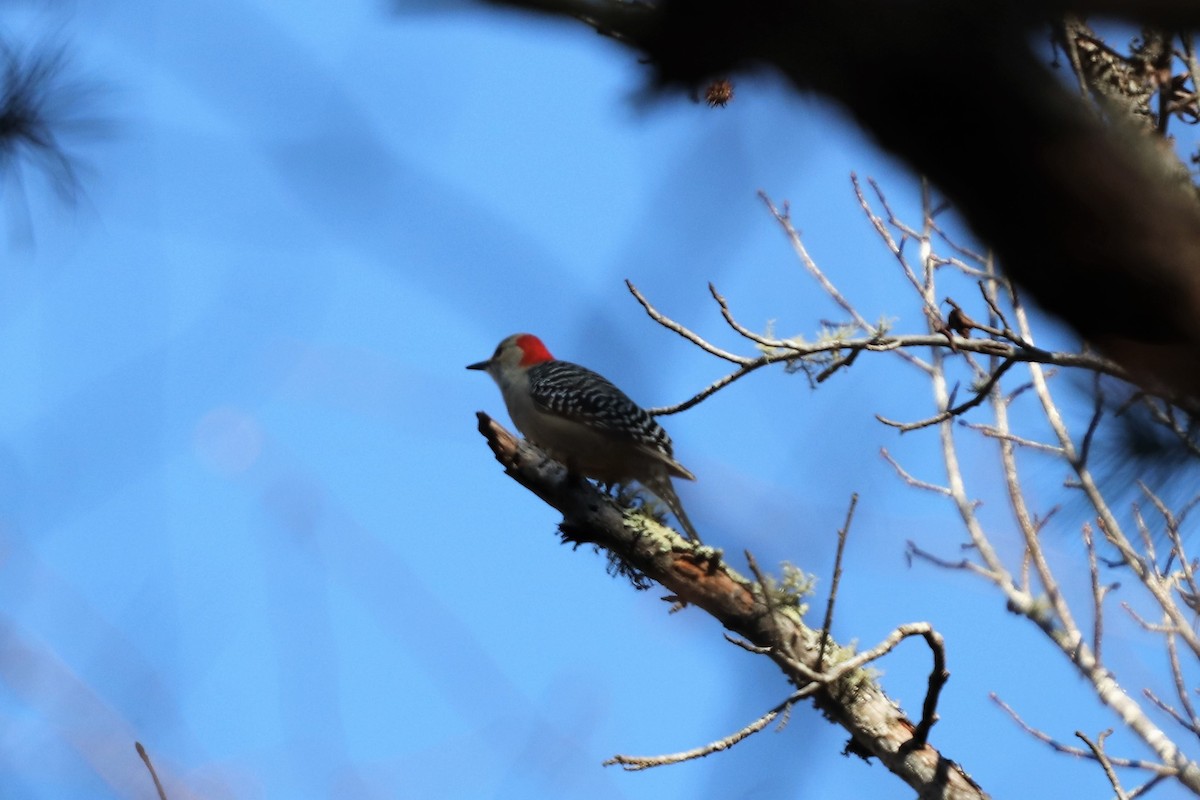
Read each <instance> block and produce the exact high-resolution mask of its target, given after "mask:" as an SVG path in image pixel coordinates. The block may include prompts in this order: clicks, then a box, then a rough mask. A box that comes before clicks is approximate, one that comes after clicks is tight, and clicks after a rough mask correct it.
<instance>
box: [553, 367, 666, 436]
mask: <svg viewBox="0 0 1200 800" xmlns="http://www.w3.org/2000/svg"><path fill="white" fill-rule="evenodd" d="M529 390H530V393H531V394H532V395H533V401H534V402H535V403H537V404H538V405H539V406H541V407H542V408H543V409H545V410H546V411H548V412H550V413H552V414H557V415H559V416H562V417H566V418H568V419H572V420H575V421H577V422H582V423H584V424H586V425H591V426H592V427H594V428H599V429H602V430H605V431H607V432H609V433H610V434H612V435H613V436H614V437H616V438H620V439H628V440H630V441H633V442H636V443H638V444H640V445H643V446H645V447H649V448H653V449H655V450H657V451H659V452H660V453H662V454H663V455H665V456H666V457H667V458H669V459H674V457H675V453H674V449H673V448H672V446H671V437H670V436H668V435H667V432H666V431H665V430H663V427H662V425H659V424H658V422H657V421H656V420H655V419H654V417H652V416H650V414H649V413H647V412H646V410H645V409H644V408H642V407H641V406H639V405H638V404H637V403H635V402H633V400H631V399H630V398H629V396H628V395H627V394H625V393H624V392H622V391H621V390H620V389H618V388H617V387H616V386H614V385H613V383H612V381H610V380H608V379H607V378H605V377H604V376H603V375H599V374H597V373H595V372H592V371H591V370H590V369H588V368H587V367H581V366H579V365H578V364H572V363H571V362H569V361H546V362H543V363H541V364H535V365H534V366H532V367H530V368H529Z"/></svg>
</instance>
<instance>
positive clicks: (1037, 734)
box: [988, 692, 1179, 777]
mask: <svg viewBox="0 0 1200 800" xmlns="http://www.w3.org/2000/svg"><path fill="white" fill-rule="evenodd" d="M988 697H990V698H991V699H992V702H993V703H995V704H996V705H998V706H1000V708H1002V709H1004V710H1005V711H1006V712H1008V715H1009V716H1010V717H1012V719H1013V722H1015V723H1017V725H1019V726H1020V727H1021V730H1023V731H1025V733H1027V734H1029V735H1030V736H1032V737H1033V738H1035V739H1037V740H1038V741H1039V742H1042V743H1044V744H1046V745H1049V746H1050V747H1051V748H1052V749H1054V750H1056V751H1057V752H1059V753H1065V754H1066V755H1071V756H1078V757H1079V758H1087V759H1092V760H1095V758H1096V754H1095V753H1093V752H1091V751H1090V750H1084V749H1082V748H1079V747H1073V746H1071V745H1069V744H1063V743H1062V742H1060V741H1058V740H1057V739H1055V738H1054V737H1052V736H1051V735H1050V734H1048V733H1045V732H1043V731H1039V730H1038V729H1037V728H1034V727H1033V726H1031V725H1030V724H1029V723H1027V722H1025V720H1023V719H1021V716H1020V715H1019V714H1018V713H1017V712H1016V711H1014V710H1013V709H1012V707H1011V706H1009V705H1008V703H1005V702H1004V701H1003V700H1001V699H1000V697H999V696H998V695H997V694H996V693H995V692H991V693H990V694H989V695H988ZM1109 762H1110V763H1111V764H1112V765H1113V766H1116V767H1129V768H1130V769H1141V770H1145V771H1147V772H1152V773H1154V774H1155V775H1163V776H1166V777H1172V776H1175V775H1178V774H1179V770H1177V769H1176V768H1174V767H1171V766H1168V765H1166V764H1157V763H1155V762H1153V761H1143V760H1142V759H1140V758H1114V757H1112V756H1109Z"/></svg>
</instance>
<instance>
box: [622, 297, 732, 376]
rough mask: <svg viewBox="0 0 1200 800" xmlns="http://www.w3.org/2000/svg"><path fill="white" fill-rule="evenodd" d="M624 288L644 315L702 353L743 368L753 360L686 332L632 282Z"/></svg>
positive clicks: (695, 334) (698, 335) (691, 332)
mask: <svg viewBox="0 0 1200 800" xmlns="http://www.w3.org/2000/svg"><path fill="white" fill-rule="evenodd" d="M625 286H626V287H628V289H629V292H630V294H632V295H633V296H634V298H635V299H636V300H637V301H638V302H639V303H641V305H642V308H643V309H645V310H646V313H647V314H649V315H650V319H652V320H654V321H655V322H657V323H658V324H659V325H662V326H663V327H664V328H666V329H667V330H669V331H674V332H675V333H677V334H679V335H680V336H682V337H683V338H685V339H687V340H688V341H689V342H691V343H692V344H694V345H696V346H697V347H699V348H700V349H701V350H703V351H704V352H706V353H709V354H711V355H714V356H716V357H717V358H722V359H724V360H726V361H729V362H730V363H733V364H738V365H740V366H743V367H745V366H747V365H749V364H750V363H751V362H752V361H753V360H754V359H750V358H745V357H743V356H739V355H734V354H733V353H730V352H728V351H727V350H722V349H721V348H719V347H717V346H716V345H714V344H709V343H708V342H707V341H705V340H704V338H703V337H701V336H700V334H698V333H694V332H693V331H690V330H688V329H687V328H685V327H683V326H682V325H680V324H679V323H678V322H676V321H675V320H673V319H671V318H670V317H667V316H666V315H664V314H663V313H662V312H660V311H659V310H658V309H657V308H655V307H654V306H653V305H651V304H650V301H649V300H647V299H646V298H645V296H644V295H643V294H642V293H641V292H639V291H638V288H637V287H636V286H634V285H633V281H630V280H626V281H625Z"/></svg>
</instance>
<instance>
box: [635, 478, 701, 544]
mask: <svg viewBox="0 0 1200 800" xmlns="http://www.w3.org/2000/svg"><path fill="white" fill-rule="evenodd" d="M646 488H647V489H649V490H650V491H651V492H653V493H654V494H655V495H656V496H657V497H658V498H659V499H660V500H662V501H663V502H664V503H666V504H667V508H669V509H671V513H672V514H674V515H675V519H677V520H679V524H680V526H682V527H683V532H684V533H686V534H687V536H688V538H689V539H691V540H692V541H693V542H695V543H696V544H701V541H700V534H698V533H696V526H694V525H692V521H691V520H690V519H688V515H687V512H686V511H684V510H683V503H681V502H679V495H677V494H675V487H674V486H672V485H671V478H670V476H669V475H660V476H657V477H656V478H655V479H654V480H652V481H649V482H647V483H646Z"/></svg>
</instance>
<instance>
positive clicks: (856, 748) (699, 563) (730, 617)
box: [478, 412, 987, 800]
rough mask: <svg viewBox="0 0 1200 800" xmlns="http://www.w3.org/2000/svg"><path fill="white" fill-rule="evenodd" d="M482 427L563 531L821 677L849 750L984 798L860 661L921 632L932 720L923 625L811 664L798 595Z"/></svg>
mask: <svg viewBox="0 0 1200 800" xmlns="http://www.w3.org/2000/svg"><path fill="white" fill-rule="evenodd" d="M478 416H479V430H480V432H481V433H482V434H483V435H484V437H485V438H486V439H487V442H488V444H489V446H490V447H491V449H492V452H493V453H494V454H495V456H496V459H497V460H498V461H499V462H500V464H501V465H502V466H503V467H504V470H505V472H506V473H507V474H508V475H509V476H510V477H512V478H513V479H514V480H515V481H517V482H518V483H519V484H521V485H522V486H524V487H525V488H527V489H529V490H530V491H532V492H533V493H534V494H536V495H537V496H538V497H540V498H541V499H542V500H544V501H545V502H546V503H548V504H549V505H551V506H552V507H554V508H556V509H557V510H559V511H560V512H562V515H563V521H562V524H561V531H562V535H563V537H564V539H566V540H567V541H570V542H575V543H589V544H594V545H597V546H598V547H600V548H602V549H604V550H605V551H607V552H608V553H610V554H611V555H612V557H613V558H615V559H617V560H618V562H619V567H618V570H617V571H618V572H621V573H622V574H626V575H631V576H636V577H637V578H638V579H639V580H643V581H644V580H650V581H654V582H655V583H658V584H659V585H661V586H663V587H664V588H666V589H667V590H669V591H670V592H671V594H673V595H674V596H675V597H677V598H678V599H679V600H681V601H683V602H685V603H687V604H689V605H692V606H695V607H697V608H699V609H701V610H703V611H704V612H706V613H708V614H710V615H711V616H712V617H713V618H714V619H716V620H717V621H718V622H720V623H721V625H722V626H724V627H725V628H726V629H728V630H730V631H732V632H734V633H735V634H737V635H738V636H741V637H743V638H744V639H745V640H747V642H748V643H749V644H750V645H751V646H752V647H753V648H754V649H755V650H756V651H757V652H761V653H763V654H765V655H766V656H767V657H769V658H771V659H772V660H773V661H774V662H775V663H776V664H777V665H778V666H779V667H780V669H781V670H782V671H783V672H784V674H785V676H786V677H787V678H788V679H789V680H790V681H791V682H792V683H793V684H794V685H796V686H797V687H799V688H804V687H806V686H808V685H810V684H814V682H816V683H817V685H818V686H817V688H816V690H814V691H813V692H812V698H813V701H814V704H815V705H816V707H817V708H818V709H820V710H821V711H822V712H823V713H824V714H825V715H826V716H827V717H828V718H829V719H830V720H832V721H833V722H836V723H837V724H839V725H841V726H842V727H843V728H844V729H845V730H846V731H847V732H848V733H849V735H850V741H849V744H848V746H847V748H848V750H849V751H850V752H853V753H856V754H859V755H861V756H864V757H867V756H870V757H874V758H877V759H879V761H880V762H881V763H882V764H883V765H884V766H885V767H886V768H887V769H888V770H889V771H890V772H892V773H893V774H895V775H896V776H897V777H899V778H900V779H901V780H903V781H904V782H905V783H906V784H908V785H909V786H910V787H912V788H913V789H914V790H915V791H916V792H917V794H918V796H919V797H922V798H946V800H951V799H953V800H967V799H968V798H974V799H976V800H978V798H983V797H986V796H987V795H986V794H985V793H984V792H983V790H982V789H981V788H980V787H979V786H978V785H976V784H975V783H974V781H972V780H971V779H970V777H969V776H968V775H967V774H966V773H965V772H964V771H963V770H962V769H961V768H960V767H959V766H958V765H957V764H956V763H954V762H953V761H951V760H950V759H948V758H947V757H946V756H944V755H942V753H941V752H939V751H938V750H937V749H936V748H934V747H933V746H932V745H930V744H929V743H928V742H924V741H922V740H921V738H918V737H917V734H918V725H917V724H914V723H913V722H912V721H911V720H909V718H908V717H907V716H905V714H904V713H903V712H902V711H901V710H900V709H899V707H898V706H897V705H896V703H895V702H894V701H892V700H891V699H890V698H889V697H888V696H887V695H886V694H884V692H883V690H882V689H880V688H879V686H878V685H877V684H876V683H875V682H874V681H873V680H872V679H871V678H870V676H869V675H867V674H865V673H864V672H862V670H861V667H862V666H863V665H865V664H866V663H867V662H869V661H870V660H872V659H873V658H877V657H878V656H880V655H882V654H883V653H886V652H888V651H889V650H890V649H891V648H892V647H894V646H895V645H896V644H897V643H898V642H899V641H901V640H902V639H904V638H905V637H907V636H911V635H921V636H925V637H926V639H927V640H928V641H930V644H931V646H933V647H935V653H938V656H937V658H936V659H935V668H934V672H935V673H936V676H935V677H931V681H930V695H931V698H932V699H930V700H927V703H926V706H927V708H926V710H927V711H928V713H927V714H926V717H928V723H927V724H926V725H925V730H924V731H921V732H922V733H924V732H926V731H927V730H928V725H930V724H932V710H931V706H932V705H933V704H935V703H936V690H937V689H939V688H940V684H941V683H942V682H944V674H945V667H944V660H943V659H944V656H943V655H941V654H940V649H938V648H940V641H939V640H938V639H937V637H936V634H935V633H934V632H933V631H932V629H930V628H929V627H928V626H927V625H924V624H923V623H922V624H917V625H915V626H901V628H898V629H897V632H896V633H894V634H893V635H892V636H891V637H889V638H888V639H887V640H885V641H884V643H883V644H881V645H880V646H879V647H878V648H875V649H873V650H871V651H868V652H867V653H864V654H860V655H858V656H852V655H851V654H850V653H849V651H846V650H844V649H842V648H839V647H836V646H834V645H827V646H826V653H825V656H824V662H823V663H824V665H825V667H824V669H823V670H814V666H815V665H816V664H817V663H818V654H819V653H820V652H821V641H822V636H821V631H820V630H818V629H816V628H812V627H809V626H808V625H806V624H805V622H804V620H803V619H802V618H801V614H800V611H799V609H798V607H797V604H796V603H797V599H796V598H795V597H791V596H788V595H787V594H786V593H784V594H782V595H780V594H779V593H778V592H772V591H771V589H770V588H769V587H767V586H764V585H763V583H761V582H756V581H753V580H750V579H748V578H746V577H744V576H743V575H741V574H739V573H738V572H736V571H735V570H734V569H733V568H732V567H730V566H729V564H728V563H726V562H725V561H724V560H723V558H722V555H721V553H720V552H719V551H715V550H713V549H711V548H706V547H700V546H696V545H694V544H692V543H690V542H688V541H687V540H685V539H684V538H683V537H681V536H679V535H678V534H676V533H675V532H674V531H672V530H670V529H669V528H666V527H664V526H662V525H659V524H657V523H655V522H654V521H652V520H650V519H648V518H647V517H645V516H644V515H642V514H640V513H638V512H632V511H628V510H622V509H621V508H620V507H619V506H618V505H617V504H616V502H615V501H614V500H613V499H612V498H609V497H608V496H606V495H604V494H603V493H601V492H600V491H599V490H598V489H597V488H596V487H594V486H592V485H591V484H589V483H587V482H586V481H582V480H580V479H578V478H575V477H573V476H570V475H569V474H568V473H567V471H566V469H565V468H564V467H563V466H562V465H560V464H558V463H557V462H555V461H553V460H551V459H549V458H547V457H546V456H545V455H544V454H543V453H541V451H539V450H538V449H537V448H535V447H534V446H532V445H531V444H529V443H528V442H526V441H524V440H521V439H518V438H516V437H515V436H513V435H512V434H511V433H509V432H508V431H507V430H505V429H504V427H503V426H501V425H500V424H498V423H497V422H496V421H495V420H493V419H491V418H490V417H489V416H488V415H486V414H484V413H482V412H481V413H480V414H479V415H478Z"/></svg>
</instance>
